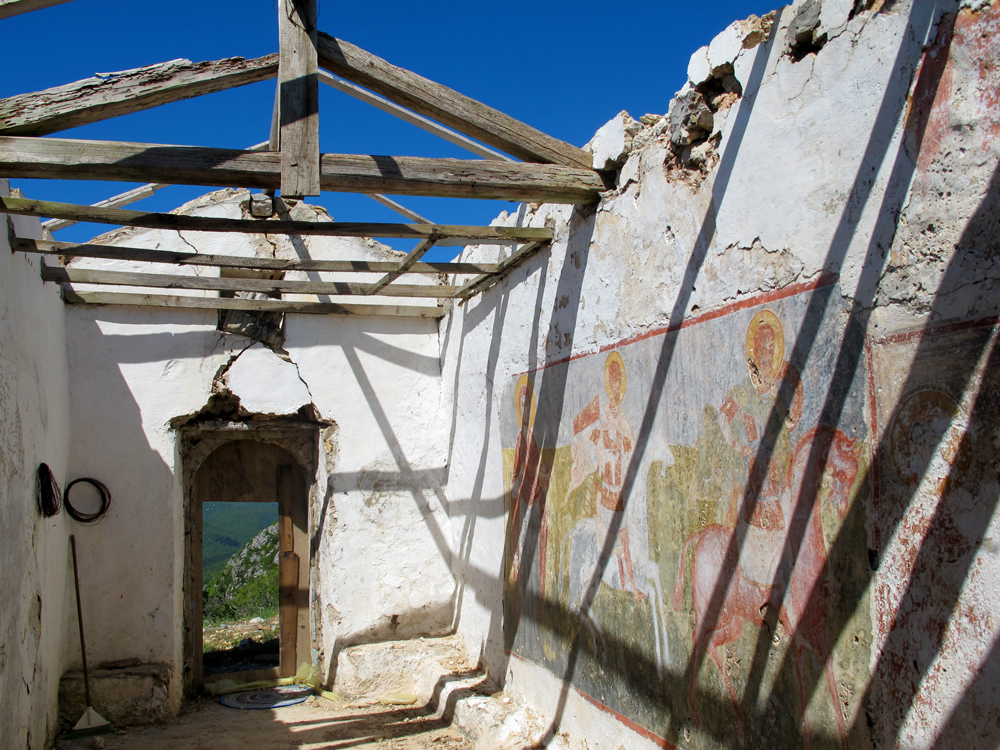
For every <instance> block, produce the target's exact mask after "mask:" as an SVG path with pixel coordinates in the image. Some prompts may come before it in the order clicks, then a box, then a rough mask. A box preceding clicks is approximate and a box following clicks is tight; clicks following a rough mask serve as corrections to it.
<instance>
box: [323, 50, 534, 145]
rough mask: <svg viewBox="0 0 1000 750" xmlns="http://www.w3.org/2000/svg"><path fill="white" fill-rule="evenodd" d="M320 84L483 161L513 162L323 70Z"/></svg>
mask: <svg viewBox="0 0 1000 750" xmlns="http://www.w3.org/2000/svg"><path fill="white" fill-rule="evenodd" d="M319 81H320V83H325V84H326V85H327V86H330V87H331V88H335V89H337V91H341V92H343V93H345V94H347V95H348V96H353V97H354V98H355V99H359V100H360V101H363V102H365V103H366V104H370V105H372V106H373V107H375V108H376V109H380V110H382V111H383V112H386V113H388V114H390V115H393V116H394V117H398V118H399V119H400V120H403V121H404V122H408V123H410V124H411V125H416V126H417V127H418V128H420V129H421V130H426V131H427V132H428V133H433V134H434V135H436V136H438V137H439V138H443V139H444V140H446V141H448V142H449V143H453V144H455V145H456V146H459V147H461V148H464V149H465V150H466V151H470V152H471V153H473V154H475V155H476V156H481V157H483V158H484V159H499V160H500V161H514V160H513V159H512V158H511V157H509V156H507V155H506V154H501V153H500V152H499V151H494V150H493V149H491V148H487V147H486V146H484V145H483V144H481V143H479V142H477V141H474V140H473V139H472V138H469V137H468V136H465V135H462V134H461V133H458V132H455V131H454V130H451V129H450V128H446V127H445V126H444V125H442V124H441V123H439V122H435V121H434V120H432V119H431V118H429V117H424V116H423V115H418V114H417V113H416V112H411V111H410V110H408V109H407V108H406V107H400V106H399V105H398V104H395V103H394V102H390V101H389V100H388V99H385V98H383V97H381V96H378V95H377V94H373V93H372V92H371V91H369V90H368V89H366V88H363V87H362V86H358V85H357V84H354V83H351V82H350V81H344V80H341V79H340V78H337V77H336V76H334V75H331V74H330V73H329V72H327V71H325V70H321V71H320V72H319Z"/></svg>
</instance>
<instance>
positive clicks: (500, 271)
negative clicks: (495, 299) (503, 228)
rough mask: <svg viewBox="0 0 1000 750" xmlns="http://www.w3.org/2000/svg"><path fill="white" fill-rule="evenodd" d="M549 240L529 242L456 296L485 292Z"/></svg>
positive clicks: (467, 296) (461, 289)
mask: <svg viewBox="0 0 1000 750" xmlns="http://www.w3.org/2000/svg"><path fill="white" fill-rule="evenodd" d="M547 244H548V242H547V241H545V242H529V243H528V244H527V245H524V246H523V247H520V248H518V249H517V250H515V251H514V252H513V253H511V256H510V257H509V258H507V260H505V261H503V262H501V263H499V264H498V265H497V267H496V270H494V271H492V272H489V273H484V274H483V275H482V276H479V277H478V278H475V279H473V280H472V281H470V282H469V283H468V284H466V285H465V286H463V287H461V288H459V290H458V291H457V292H456V293H455V296H456V297H461V298H462V299H469V298H470V297H472V296H473V295H476V294H479V293H480V292H485V291H486V290H487V289H489V288H490V287H491V286H493V285H494V284H497V283H498V282H500V281H501V280H502V279H503V277H504V276H505V275H506V274H507V273H509V272H510V271H512V270H513V269H514V268H515V267H516V266H518V265H519V264H521V263H522V262H524V261H525V260H527V259H528V257H530V256H531V255H532V254H534V253H536V252H537V251H538V250H540V249H541V248H542V246H544V245H547Z"/></svg>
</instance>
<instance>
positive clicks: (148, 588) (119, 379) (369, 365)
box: [65, 191, 454, 708]
mask: <svg viewBox="0 0 1000 750" xmlns="http://www.w3.org/2000/svg"><path fill="white" fill-rule="evenodd" d="M247 198H248V193H247V192H246V191H220V192H217V193H214V194H210V195H208V196H205V197H204V198H200V199H198V200H196V201H193V202H192V203H190V204H188V205H186V206H185V207H183V208H182V209H181V210H183V211H189V212H192V213H196V214H200V215H214V216H229V217H238V216H241V215H242V213H243V212H244V211H245V210H246V208H245V203H246V200H247ZM292 215H293V218H294V217H295V216H302V217H305V218H317V217H318V220H329V219H328V217H326V216H325V214H324V213H323V212H322V209H314V208H311V207H306V206H304V205H302V204H300V205H299V206H297V207H296V208H295V209H293V211H292ZM98 242H106V243H121V244H127V245H129V246H132V247H150V248H159V249H179V250H180V249H184V250H186V251H190V250H191V249H192V248H194V249H196V250H197V251H198V252H203V253H214V254H234V255H261V256H266V257H275V256H276V257H281V258H295V257H301V256H302V255H304V254H306V253H308V256H309V257H311V258H315V259H343V258H350V259H358V258H359V257H360V258H364V259H370V260H385V259H387V258H389V257H396V256H395V255H392V253H393V251H390V250H388V248H385V247H383V246H380V245H378V244H377V243H372V242H370V241H367V240H342V239H336V238H318V237H308V238H301V239H300V238H294V241H289V240H287V239H284V238H282V239H281V240H271V241H267V240H264V239H263V238H262V237H253V236H240V237H237V236H235V235H224V234H210V233H188V232H185V233H184V237H180V238H179V237H178V236H177V233H176V232H161V231H154V230H120V231H118V232H114V233H112V234H110V235H106V236H104V237H103V238H99V239H98ZM74 265H79V266H84V267H98V268H104V269H109V268H115V269H125V270H136V269H135V268H132V267H130V264H128V263H122V262H117V261H108V262H104V261H85V260H78V261H75V262H74ZM177 272H178V273H199V274H207V273H218V269H209V268H199V267H184V268H180V269H177ZM297 275H298V276H299V277H304V274H297ZM315 276H316V274H310V277H315ZM289 277H290V278H291V277H293V275H292V274H289ZM322 278H323V279H325V280H342V279H343V278H344V275H343V274H341V275H340V277H339V278H338V276H337V275H336V274H325V273H324V274H323V275H322ZM350 280H358V279H356V278H355V277H354V276H352V277H350ZM430 281H431V282H432V281H433V280H430ZM196 294H197V293H196ZM66 327H67V337H68V341H69V344H68V356H69V362H70V372H71V383H72V386H71V389H70V394H71V409H72V417H73V424H74V426H75V431H74V432H73V433H72V438H71V442H72V446H73V447H72V451H71V455H70V459H69V462H70V469H71V473H73V474H74V475H86V476H94V477H97V478H99V479H101V480H102V481H104V482H105V483H106V484H107V485H108V486H109V488H110V489H111V492H112V493H113V496H114V501H115V502H114V506H113V508H112V510H111V512H110V513H109V515H108V517H107V518H106V519H105V520H104V521H103V522H102V523H100V524H97V525H94V526H92V527H90V528H88V529H86V531H85V532H82V533H80V534H79V539H78V542H79V544H80V551H81V555H82V556H83V557H85V558H86V559H87V560H88V561H89V564H88V567H87V569H85V570H84V571H83V580H82V585H83V586H84V590H85V591H86V592H87V594H88V596H89V597H90V600H91V601H92V606H93V608H94V611H95V615H94V617H93V621H92V622H91V623H90V625H89V627H92V628H93V630H94V632H95V633H101V634H102V636H101V637H100V638H95V639H93V641H92V643H91V642H88V649H92V653H91V654H89V656H90V660H91V662H92V663H93V664H95V665H99V664H100V663H102V662H106V661H115V660H121V659H127V658H138V659H140V660H141V661H143V662H150V663H152V662H162V663H165V664H168V665H170V666H171V667H173V673H172V676H171V691H170V701H171V703H172V705H173V706H174V707H175V708H176V706H177V705H178V701H179V698H180V685H181V674H180V673H181V668H180V667H181V664H182V638H181V621H182V617H181V606H182V602H181V595H182V581H183V574H184V571H183V560H184V539H183V528H184V508H183V503H184V490H183V487H182V472H181V470H180V469H181V466H180V460H181V457H180V452H179V446H178V433H177V431H176V430H175V429H174V428H173V427H172V423H173V424H179V423H180V422H184V421H185V420H184V419H179V418H182V417H185V416H190V415H196V414H198V413H199V412H201V411H202V410H203V409H204V408H205V407H206V405H207V404H209V401H210V399H212V397H213V396H215V397H224V398H221V401H220V399H219V398H216V399H215V400H214V401H213V403H216V404H218V403H228V404H229V405H230V407H231V405H232V401H233V399H232V396H235V397H237V398H238V400H239V405H240V413H241V414H247V415H252V416H253V417H254V418H255V419H257V420H263V421H265V422H266V421H267V420H268V419H281V418H284V419H292V420H295V419H298V418H299V415H300V413H302V407H305V413H307V414H308V413H309V412H310V410H311V416H314V417H315V418H316V419H318V420H320V421H322V422H324V423H326V424H328V425H330V426H329V427H327V428H323V425H319V428H320V429H321V431H322V438H321V443H322V444H321V449H322V451H323V453H322V454H321V460H320V461H319V463H320V467H319V470H318V472H317V476H316V477H315V485H314V490H313V493H312V495H311V497H310V534H312V535H314V536H315V539H314V548H315V550H316V551H315V553H314V554H315V558H314V569H315V571H316V572H315V575H314V587H313V592H312V593H313V597H314V599H313V602H312V607H313V618H314V627H315V631H314V632H315V633H316V635H317V637H318V638H319V641H318V642H316V643H315V649H316V651H315V653H314V657H316V658H318V659H319V661H320V665H321V668H322V669H323V670H324V673H325V674H331V675H332V673H333V672H334V671H335V670H334V669H333V666H332V664H333V663H334V662H335V660H336V656H337V654H338V652H339V650H340V649H341V648H342V647H343V646H345V645H349V644H352V643H359V642H369V641H379V640H390V639H393V638H397V637H412V636H419V635H427V634H439V633H442V632H445V631H447V630H448V628H449V627H450V624H451V619H452V597H453V592H454V582H453V578H452V575H451V572H450V570H449V560H448V558H447V555H448V549H447V545H446V544H445V543H444V542H443V541H442V540H441V539H440V535H441V532H440V529H441V528H442V527H444V526H445V525H446V516H445V512H444V510H443V508H442V504H441V497H440V495H438V494H435V488H436V487H437V486H438V485H440V484H441V482H442V477H443V476H444V469H443V467H444V460H445V456H444V449H443V446H444V443H445V435H444V428H443V427H442V426H441V423H440V420H439V418H438V415H439V402H440V371H439V363H438V357H437V346H438V345H437V322H436V321H435V320H433V319H428V320H424V319H400V318H395V319H392V318H361V317H358V318H353V317H341V316H317V315H289V316H287V319H286V323H285V330H284V343H283V344H282V346H281V347H280V348H275V349H271V348H268V347H267V346H265V345H263V344H260V343H254V342H253V341H252V340H250V339H248V338H246V337H245V336H242V335H233V334H222V333H219V332H218V331H217V330H216V314H215V313H214V312H205V311H190V310H150V309H139V308H113V307H105V308H84V307H67V309H66ZM222 416H223V417H225V418H230V417H232V415H231V414H229V413H225V414H223V415H222ZM362 550H364V553H363V554H362V552H361V551H362ZM109 571H114V574H113V575H109V574H108V572H109ZM65 638H66V643H67V648H68V650H69V653H70V659H69V661H70V666H73V665H74V664H75V663H76V662H77V661H78V659H79V655H78V648H76V647H74V644H73V636H72V632H70V630H67V631H66V634H65Z"/></svg>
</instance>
